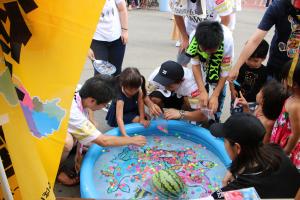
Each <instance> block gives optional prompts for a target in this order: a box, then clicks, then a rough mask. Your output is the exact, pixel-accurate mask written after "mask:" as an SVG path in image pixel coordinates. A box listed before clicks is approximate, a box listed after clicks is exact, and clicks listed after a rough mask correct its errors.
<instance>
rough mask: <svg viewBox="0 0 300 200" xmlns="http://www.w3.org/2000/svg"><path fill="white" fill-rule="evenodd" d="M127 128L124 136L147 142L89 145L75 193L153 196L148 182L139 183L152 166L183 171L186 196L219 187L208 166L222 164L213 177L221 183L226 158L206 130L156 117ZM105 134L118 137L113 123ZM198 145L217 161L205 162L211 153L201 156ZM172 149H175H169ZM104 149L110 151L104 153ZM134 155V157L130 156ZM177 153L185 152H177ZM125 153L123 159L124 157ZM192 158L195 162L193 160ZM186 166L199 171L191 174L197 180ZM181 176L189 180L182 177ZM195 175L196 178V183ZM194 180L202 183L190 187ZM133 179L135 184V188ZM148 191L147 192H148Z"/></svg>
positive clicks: (118, 197) (205, 192)
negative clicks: (141, 137) (140, 144)
mask: <svg viewBox="0 0 300 200" xmlns="http://www.w3.org/2000/svg"><path fill="white" fill-rule="evenodd" d="M161 125H163V126H164V128H167V132H166V131H165V130H162V129H161ZM126 130H127V134H128V135H131V136H132V135H134V134H140V135H144V136H146V137H147V138H149V143H151V144H149V145H150V146H151V147H150V146H148V147H144V148H137V147H122V148H123V149H120V148H119V150H118V152H117V153H116V152H114V150H115V148H102V147H100V146H98V145H92V146H91V147H90V149H89V150H88V152H87V154H86V155H85V157H84V160H83V163H82V167H81V173H80V192H81V197H82V198H95V199H98V198H116V199H125V198H126V199H129V198H135V199H143V198H148V199H149V198H154V196H153V195H154V194H153V193H152V192H151V191H150V190H151V188H149V187H148V186H147V184H141V183H143V182H146V181H147V180H146V179H150V178H149V177H151V175H152V174H153V173H155V170H156V171H158V170H160V169H163V168H172V169H174V170H177V173H179V174H180V173H182V171H183V172H184V173H185V174H184V176H183V177H182V178H183V179H184V180H185V182H186V184H187V185H188V186H191V188H193V190H192V189H191V191H190V193H189V196H188V197H187V198H191V197H201V196H205V195H206V196H207V194H210V193H211V192H213V191H214V190H215V189H218V184H216V183H214V184H212V183H209V181H210V179H211V177H212V179H216V177H215V176H216V175H215V174H216V173H215V172H214V173H210V172H209V171H210V170H213V169H214V168H216V169H217V168H218V166H219V165H223V166H222V170H221V171H222V172H221V175H220V176H219V177H218V182H219V185H220V181H221V180H222V178H223V177H222V173H224V170H226V167H228V166H229V165H230V163H231V161H230V159H229V157H228V155H227V153H226V151H225V148H224V144H223V141H222V140H220V139H217V138H215V137H213V136H212V135H211V134H210V132H209V131H208V130H207V129H204V128H200V127H198V126H194V125H191V124H189V123H186V122H182V121H174V120H170V121H168V122H166V121H165V120H158V121H151V124H150V126H149V127H148V128H144V127H143V126H141V125H140V124H129V125H126ZM106 134H109V135H115V136H118V135H120V132H119V130H118V129H117V128H116V129H112V130H110V131H108V132H107V133H106ZM168 137H169V139H168ZM160 138H161V139H160ZM162 139H163V141H162ZM186 142H187V143H186ZM190 142H191V144H190ZM175 143H176V144H175ZM185 143H186V144H185ZM172 145H174V147H172ZM176 145H177V146H176ZM198 145H199V146H200V147H201V150H202V149H203V148H204V149H205V150H208V151H210V152H212V154H214V155H215V157H216V158H218V159H219V160H220V163H221V164H216V162H213V161H210V159H209V157H210V156H211V155H210V154H209V155H208V153H203V154H202V155H201V156H200V154H201V153H199V152H198V151H196V149H197V148H198ZM187 146H189V147H187ZM167 147H169V150H167ZM185 147H187V148H185ZM172 148H173V149H172ZM109 149H110V150H109ZM141 149H142V150H141ZM109 151H111V152H109ZM175 151H176V153H177V154H174V152H175ZM107 152H108V153H112V154H110V155H107V156H106V154H107ZM137 155H139V157H134V156H137ZM182 155H184V156H183V157H180V156H182ZM105 156H106V157H105ZM147 156H148V157H147ZM112 157H114V158H112ZM125 157H126V159H124V158H125ZM196 157H197V159H196ZM120 158H122V160H121V161H119V162H120V163H117V164H116V161H117V160H118V159H120ZM129 158H130V159H131V160H130V159H129ZM193 159H194V160H193ZM195 159H196V160H197V162H195ZM112 160H113V161H112ZM144 160H148V161H149V160H151V162H150V161H149V162H148V161H147V162H146V161H145V162H144ZM108 162H109V163H110V162H112V163H110V164H111V165H109V164H107V163H108ZM149 163H150V164H149ZM100 165H101V166H100ZM147 165H148V166H147ZM150 165H151V166H150ZM98 166H100V167H102V168H101V170H100V169H96V168H97V167H98ZM123 166H124V167H123ZM191 166H193V167H191ZM187 167H189V168H188V169H190V168H191V169H192V168H193V170H198V171H199V174H200V173H201V176H200V175H199V176H198V177H196V178H197V179H196V178H194V177H192V178H189V177H188V172H186V171H187V170H186V169H187ZM133 168H134V172H133ZM95 169H96V170H95ZM151 170H152V171H151ZM217 170H219V169H217ZM100 172H101V173H100ZM206 172H207V173H206ZM146 173H147V175H146ZM191 173H192V174H191ZM191 173H190V176H191V175H192V176H193V174H196V171H193V172H191ZM97 176H99V177H97ZM185 176H187V177H188V178H189V179H185ZM118 177H120V178H118ZM127 179H128V180H127ZM208 179H209V180H208ZM199 180H201V181H200V182H199ZM101 181H103V182H104V183H103V184H104V185H101V184H100V185H99V184H98V182H101ZM148 181H149V180H148ZM197 181H198V182H197ZM197 183H198V184H199V183H201V184H199V186H201V187H199V188H198V189H197V190H194V189H195V188H197V187H196V186H197ZM105 184H108V186H106V185H105ZM132 184H139V185H138V187H134V186H132ZM205 184H206V186H205V187H204V186H203V185H205ZM133 190H134V191H133ZM197 192H199V194H200V193H201V195H200V196H199V195H198V194H197V195H196V196H195V193H197ZM109 195H110V196H109ZM122 195H123V196H122ZM124 195H125V196H124ZM130 195H131V196H130ZM147 195H152V197H150V196H147Z"/></svg>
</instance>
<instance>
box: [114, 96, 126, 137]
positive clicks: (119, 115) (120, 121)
mask: <svg viewBox="0 0 300 200" xmlns="http://www.w3.org/2000/svg"><path fill="white" fill-rule="evenodd" d="M123 108H124V101H121V100H118V101H117V106H116V118H117V123H118V126H119V129H120V132H121V133H122V135H123V136H127V133H126V130H125V126H124V121H123Z"/></svg>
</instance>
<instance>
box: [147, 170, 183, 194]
mask: <svg viewBox="0 0 300 200" xmlns="http://www.w3.org/2000/svg"><path fill="white" fill-rule="evenodd" d="M152 184H153V187H154V191H156V193H157V194H158V195H160V196H163V197H167V198H172V199H174V198H175V199H176V198H180V197H181V196H182V195H183V194H184V193H185V192H186V186H185V184H184V182H183V181H182V179H181V177H180V176H179V175H178V174H177V173H176V172H175V171H174V170H170V169H162V170H160V171H158V172H157V173H156V174H154V175H153V177H152Z"/></svg>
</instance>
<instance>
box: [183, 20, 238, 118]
mask: <svg viewBox="0 0 300 200" xmlns="http://www.w3.org/2000/svg"><path fill="white" fill-rule="evenodd" d="M190 38H191V42H190V44H189V46H188V48H187V50H186V55H188V56H189V57H191V58H192V59H191V64H192V68H193V73H194V76H195V80H196V82H197V85H198V88H199V94H200V95H199V102H200V103H199V104H200V107H201V108H209V109H210V110H212V111H213V113H214V114H215V118H216V121H219V119H220V117H221V111H222V107H223V102H224V99H225V96H226V90H225V89H224V88H225V87H224V86H225V82H226V77H227V75H228V72H229V70H230V68H231V62H232V59H233V38H232V33H231V31H230V30H229V29H228V28H227V27H225V26H222V25H221V24H220V23H218V22H213V21H209V20H208V21H203V22H200V23H199V24H198V26H197V29H196V32H195V34H194V33H192V34H191V37H190Z"/></svg>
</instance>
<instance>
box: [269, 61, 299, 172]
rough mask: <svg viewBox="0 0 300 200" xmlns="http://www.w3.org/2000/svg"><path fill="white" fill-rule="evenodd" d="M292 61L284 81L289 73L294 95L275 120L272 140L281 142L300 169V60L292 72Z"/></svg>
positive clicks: (289, 63) (277, 142)
mask: <svg viewBox="0 0 300 200" xmlns="http://www.w3.org/2000/svg"><path fill="white" fill-rule="evenodd" d="M291 63H292V62H288V66H285V71H284V72H283V76H282V77H283V82H284V84H285V85H286V82H287V80H288V77H289V75H292V76H290V77H291V79H292V86H289V87H288V89H290V90H291V92H292V95H291V96H290V97H289V98H288V99H287V100H286V101H285V103H284V106H283V108H282V111H281V114H280V116H279V117H278V119H277V120H276V122H275V125H274V128H273V131H272V135H271V142H272V143H276V144H279V145H280V146H281V147H282V148H283V150H284V152H285V153H286V154H287V155H289V157H290V159H291V161H292V162H293V163H294V165H295V166H296V167H297V168H298V169H300V140H299V139H300V62H298V63H297V65H296V66H295V67H296V68H295V71H294V73H293V72H290V68H291V67H290V66H291Z"/></svg>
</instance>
